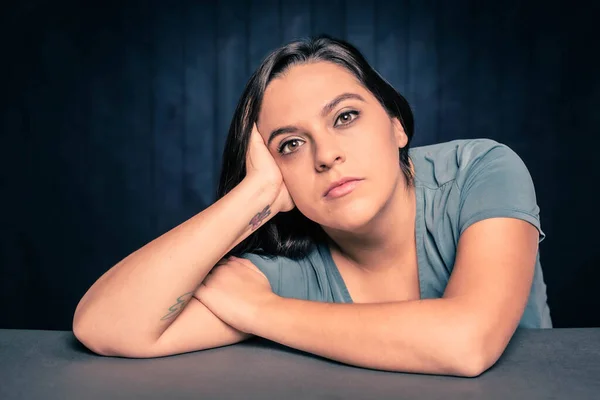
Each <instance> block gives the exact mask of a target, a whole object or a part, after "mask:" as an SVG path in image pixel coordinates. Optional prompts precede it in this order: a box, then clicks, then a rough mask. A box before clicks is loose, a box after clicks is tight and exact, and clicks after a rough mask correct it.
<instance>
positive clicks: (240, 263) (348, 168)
mask: <svg viewBox="0 0 600 400" xmlns="http://www.w3.org/2000/svg"><path fill="white" fill-rule="evenodd" d="M412 136H413V117H412V114H411V111H410V107H409V105H408V104H407V102H406V100H405V99H404V98H403V97H402V96H401V95H400V94H398V93H397V92H396V91H395V90H394V89H393V88H392V86H390V85H389V84H388V83H386V82H385V81H384V80H383V79H382V78H381V77H380V76H379V75H378V74H377V73H376V72H375V71H374V70H373V69H372V68H371V67H370V66H369V65H368V63H367V62H366V61H365V59H364V58H363V57H362V55H361V54H360V53H359V52H358V51H357V50H356V49H355V48H354V47H352V46H351V45H350V44H348V43H345V42H343V41H338V40H334V39H332V38H329V37H326V36H322V37H319V38H316V39H313V40H307V41H297V42H293V43H290V44H288V45H286V46H284V47H282V48H280V49H278V50H276V51H274V52H273V53H272V54H271V55H270V56H269V57H267V58H266V59H265V61H264V62H263V64H262V65H261V66H260V67H259V68H258V70H257V71H256V72H255V73H254V75H253V76H252V77H251V79H250V81H249V83H248V85H247V87H246V90H245V92H244V93H243V95H242V98H241V101H240V103H239V105H238V108H237V110H236V112H235V115H234V117H233V122H232V124H231V128H230V131H229V137H228V140H227V143H226V148H225V154H224V163H223V170H222V175H221V180H220V186H219V193H218V201H217V202H215V204H213V205H212V206H210V207H209V208H207V209H206V210H204V211H202V212H201V213H199V214H198V215H196V216H194V217H192V218H191V219H189V220H188V221H185V222H184V223H182V224H181V225H179V226H178V227H176V228H174V229H172V230H171V231H169V232H167V233H165V234H164V235H162V236H161V237H159V238H157V239H155V240H153V241H152V242H150V243H148V244H147V245H146V246H144V247H142V248H141V249H139V250H137V251H136V252H134V253H132V254H131V255H129V256H128V257H126V258H125V259H124V260H122V261H121V262H119V263H118V264H117V265H116V266H114V267H113V268H111V269H110V270H109V271H108V272H107V273H106V274H104V275H103V276H102V277H101V278H100V279H99V280H98V281H97V282H96V283H95V284H94V285H93V286H92V287H91V288H90V289H89V290H88V292H87V293H86V295H85V296H84V297H83V298H82V300H81V301H80V304H79V305H78V307H77V310H76V313H75V317H74V323H73V327H74V332H75V335H76V336H77V337H78V338H79V340H80V341H82V343H84V344H85V345H86V346H88V347H89V348H90V349H92V350H93V351H95V352H97V353H99V354H103V355H119V356H125V357H155V356H160V355H168V354H177V353H182V352H188V351H194V350H201V349H206V348H212V347H216V346H223V345H226V344H232V343H236V342H239V341H241V340H244V339H246V338H248V337H251V336H253V335H257V336H261V337H265V338H267V339H270V340H273V341H276V342H279V343H281V344H284V345H287V346H290V347H294V348H297V349H300V350H304V351H307V352H311V353H314V354H318V355H321V356H323V357H327V358H330V359H333V360H337V361H340V362H344V363H348V364H352V365H356V366H362V367H365V368H374V369H381V370H388V371H402V372H419V373H430V374H447V375H456V376H477V375H479V374H481V373H482V372H483V371H485V370H486V369H487V368H489V367H490V366H492V365H493V364H494V363H495V362H496V361H497V359H498V358H499V357H500V355H501V354H502V352H503V351H504V349H505V347H506V345H507V344H508V342H509V340H510V338H511V337H512V334H513V333H514V331H515V329H516V328H517V327H518V326H521V327H536V328H550V327H551V320H550V314H549V309H548V306H547V304H546V291H545V284H544V281H543V276H542V270H541V266H540V263H539V257H538V243H539V242H540V241H541V240H543V238H544V233H543V232H542V230H541V228H540V221H539V208H538V206H537V205H536V198H535V192H534V187H533V183H532V181H531V177H530V175H529V173H528V171H527V168H526V167H525V165H524V164H523V162H522V161H521V159H520V158H519V157H518V156H517V155H516V154H515V153H514V152H513V151H511V150H510V149H509V148H508V147H506V146H504V145H502V144H499V143H497V142H495V141H492V140H488V139H479V140H455V141H451V142H447V143H440V144H436V145H430V146H424V147H418V148H412V149H409V144H410V141H411V139H412ZM236 256H237V257H236ZM209 272H210V273H209Z"/></svg>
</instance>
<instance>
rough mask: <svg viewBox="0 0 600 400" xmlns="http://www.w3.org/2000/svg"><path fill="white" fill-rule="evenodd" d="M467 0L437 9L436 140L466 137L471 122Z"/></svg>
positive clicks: (447, 3)
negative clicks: (437, 92)
mask: <svg viewBox="0 0 600 400" xmlns="http://www.w3.org/2000/svg"><path fill="white" fill-rule="evenodd" d="M468 6H469V4H468V0H460V1H459V0H457V2H452V3H450V2H442V3H441V4H440V5H439V8H438V9H437V10H438V11H437V17H436V18H437V21H438V22H437V29H436V34H435V42H436V43H437V45H436V47H437V57H438V71H437V77H438V78H437V79H438V84H439V125H438V128H437V134H436V139H437V141H438V142H446V141H450V140H454V139H460V138H463V137H467V136H468V133H467V127H468V121H469V108H468V107H469V92H468V90H467V88H468V87H469V80H470V78H471V68H472V66H471V63H470V59H471V47H470V46H469V40H470V37H469V35H470V32H471V28H470V24H471V23H472V15H471V14H470V13H469V7H468Z"/></svg>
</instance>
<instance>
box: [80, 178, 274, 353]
mask: <svg viewBox="0 0 600 400" xmlns="http://www.w3.org/2000/svg"><path fill="white" fill-rule="evenodd" d="M277 190H279V189H274V188H273V186H272V185H269V184H267V183H265V180H264V179H255V178H246V179H244V181H242V182H241V183H240V184H239V185H238V186H237V187H235V188H234V189H233V190H232V191H231V192H230V193H228V194H227V195H226V196H224V197H223V198H222V199H220V200H219V201H217V202H216V203H214V204H213V205H211V206H210V207H208V208H207V209H205V210H204V211H202V212H201V213H199V214H197V215H195V216H194V217H192V218H190V219H189V220H187V221H185V222H184V223H182V224H181V225H179V226H177V227H175V228H173V229H172V230H170V231H169V232H167V233H165V234H163V235H162V236H160V237H158V238H157V239H155V240H153V241H152V242H150V243H148V244H146V245H145V246H144V247H142V248H140V249H139V250H137V251H135V252H134V253H132V254H130V255H129V256H128V257H126V258H125V259H123V260H122V261H121V262H119V263H118V264H117V265H115V266H114V267H112V268H111V269H110V270H108V271H107V272H106V273H105V274H104V275H103V276H101V277H100V278H99V279H98V280H97V281H96V282H95V283H94V285H93V286H92V287H91V288H90V289H89V290H88V291H87V293H86V294H85V295H84V296H83V298H82V299H81V301H80V302H79V304H78V306H77V309H76V311H75V315H74V319H73V332H74V334H75V336H76V337H77V338H78V339H79V340H80V341H81V342H82V343H83V344H85V345H86V346H88V347H89V348H91V349H93V350H94V351H96V352H98V353H100V354H108V355H113V354H115V355H119V354H145V352H147V349H149V348H151V347H152V346H155V343H156V342H157V340H158V338H159V337H161V334H162V333H163V332H165V331H166V330H167V328H168V327H169V326H170V325H171V324H172V323H173V322H174V321H175V320H176V317H177V316H178V315H179V314H180V313H181V312H182V310H183V309H184V307H185V306H186V304H187V303H188V302H189V301H190V300H191V298H192V294H193V293H194V291H195V290H196V289H197V288H198V286H199V285H200V283H201V282H202V281H203V280H204V278H205V277H206V275H207V274H208V272H209V271H210V270H211V269H212V268H213V266H214V265H215V264H216V263H217V262H218V261H219V260H220V259H221V258H222V257H223V256H224V255H225V254H226V253H227V252H228V251H229V250H231V249H232V248H233V247H235V246H236V245H237V244H238V243H240V242H241V241H242V240H244V239H245V238H246V237H248V236H249V235H250V234H251V233H252V232H253V231H254V230H256V229H258V228H259V227H260V226H262V225H263V224H264V223H265V222H266V221H268V220H269V219H270V218H272V217H273V216H274V215H275V214H276V213H277V210H275V209H271V207H272V206H273V199H274V198H275V197H276V193H277ZM196 308H198V309H200V308H202V310H200V311H201V312H200V313H199V314H198V315H203V314H202V313H204V314H207V315H208V313H206V312H205V310H204V307H203V306H201V305H200V304H197V305H196ZM190 312H191V311H190ZM187 314H189V313H186V315H187ZM209 317H210V318H211V320H215V321H213V322H214V323H212V325H218V324H217V322H218V321H216V318H215V317H213V316H212V315H210V316H209ZM174 325H175V324H174ZM221 325H222V324H221ZM221 325H219V326H220V327H219V329H221V331H222V330H223V329H224V327H222V326H221ZM196 334H197V333H196ZM178 335H180V334H178ZM230 336H231V335H230ZM230 340H233V339H231V338H230ZM162 352H163V354H164V353H165V352H167V351H166V350H163V351H162Z"/></svg>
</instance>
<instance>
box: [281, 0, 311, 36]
mask: <svg viewBox="0 0 600 400" xmlns="http://www.w3.org/2000/svg"><path fill="white" fill-rule="evenodd" d="M279 7H280V8H279V10H280V17H279V18H280V26H281V40H282V43H288V42H290V41H292V40H297V39H302V38H306V37H309V36H310V35H311V18H312V17H311V1H310V0H284V1H281V2H280V6H279Z"/></svg>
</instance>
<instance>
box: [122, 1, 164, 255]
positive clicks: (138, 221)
mask: <svg viewBox="0 0 600 400" xmlns="http://www.w3.org/2000/svg"><path fill="white" fill-rule="evenodd" d="M151 7H152V5H151V4H148V3H124V4H123V5H122V6H121V24H122V28H121V29H122V30H123V42H122V44H121V46H122V49H123V54H122V60H123V66H122V68H123V72H122V74H123V89H122V100H121V101H122V109H123V110H126V111H125V112H123V113H121V114H122V116H123V119H122V126H123V132H124V135H123V140H124V146H123V151H124V153H123V154H122V157H123V169H124V173H125V183H126V187H125V193H124V194H125V198H126V199H127V204H126V207H127V215H126V219H125V221H126V225H127V228H126V230H127V231H128V232H129V235H128V244H129V246H130V248H131V249H132V251H133V250H137V249H138V248H139V247H141V246H143V245H145V244H146V243H148V242H149V241H151V240H152V239H154V237H155V236H157V235H158V232H157V231H156V223H155V217H156V214H155V212H156V208H155V202H154V200H155V196H156V190H155V187H154V173H155V171H154V167H155V163H154V159H155V158H154V156H155V153H154V149H155V147H154V145H155V141H154V138H153V135H152V132H153V118H152V114H153V111H154V104H153V98H152V95H153V87H152V78H153V72H154V68H153V61H154V43H153V32H154V26H153V15H154V14H153V10H152V8H151ZM161 144H164V142H161ZM167 146H168V144H167ZM169 205H171V204H169ZM161 214H163V213H161Z"/></svg>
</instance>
